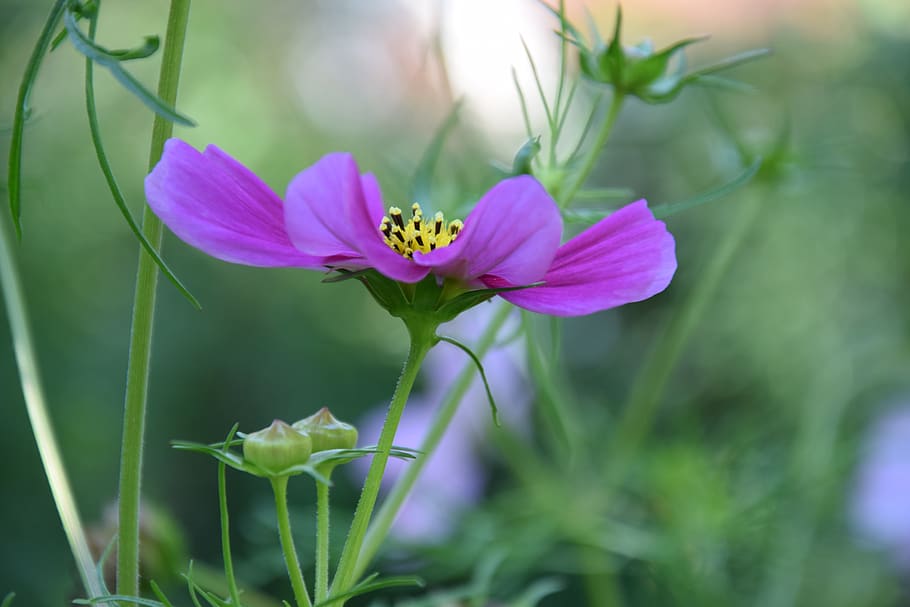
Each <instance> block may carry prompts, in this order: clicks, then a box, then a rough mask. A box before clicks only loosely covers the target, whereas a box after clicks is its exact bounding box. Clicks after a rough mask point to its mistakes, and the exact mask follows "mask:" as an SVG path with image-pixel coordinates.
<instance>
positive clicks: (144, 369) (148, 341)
mask: <svg viewBox="0 0 910 607" xmlns="http://www.w3.org/2000/svg"><path fill="white" fill-rule="evenodd" d="M189 9H190V0H172V2H171V8H170V14H169V16H168V23H167V33H166V34H165V43H164V55H163V57H162V59H161V73H160V77H159V81H158V96H159V97H160V98H161V99H162V100H163V101H165V102H166V103H168V104H169V105H171V106H174V105H176V102H177V84H178V81H179V78H180V65H181V62H182V59H183V44H184V40H185V39H186V25H187V19H188V16H189ZM172 132H173V125H172V124H171V123H170V122H168V121H167V120H165V119H164V118H162V117H160V116H157V115H156V116H155V122H154V125H153V127H152V142H151V146H150V152H149V168H151V167H154V166H155V164H157V162H158V160H159V159H160V158H161V154H162V152H163V150H164V142H165V141H167V139H168V138H169V137H170V136H171V133H172ZM142 233H143V234H144V235H145V237H146V239H147V240H148V241H149V242H150V243H151V244H152V245H153V246H154V247H155V248H156V249H160V248H161V237H162V233H163V228H162V225H161V221H160V220H159V219H158V217H156V216H155V214H154V213H152V211H151V209H149V208H148V207H147V206H146V207H145V209H144V211H143V214H142ZM157 285H158V266H157V265H156V264H155V261H154V260H153V259H152V258H151V257H150V256H149V255H148V254H147V253H146V252H145V251H144V250H142V249H141V248H140V251H139V269H138V271H137V275H136V293H135V300H134V304H133V319H132V326H131V332H130V353H129V367H128V369H127V378H126V397H125V403H124V414H123V441H122V444H121V451H120V513H119V514H120V531H119V534H118V549H117V593H118V594H121V595H129V596H138V594H139V501H140V488H141V484H142V442H143V437H144V434H145V410H146V399H147V395H148V380H149V362H150V359H151V350H152V323H153V318H154V311H155V290H156V287H157Z"/></svg>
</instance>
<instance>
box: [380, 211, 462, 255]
mask: <svg viewBox="0 0 910 607" xmlns="http://www.w3.org/2000/svg"><path fill="white" fill-rule="evenodd" d="M462 228H464V223H463V222H462V221H461V220H460V219H453V220H452V221H450V222H449V223H448V224H446V219H445V216H444V215H443V214H442V213H436V214H435V215H434V216H433V221H432V222H431V223H427V222H424V221H423V211H422V210H421V208H420V205H419V204H418V203H416V202H415V203H414V204H413V205H411V219H409V220H408V222H407V223H405V222H404V217H402V215H401V209H400V208H398V207H389V214H388V215H387V216H385V217H383V218H382V223H380V224H379V231H380V232H382V235H383V239H384V240H385V243H386V244H387V245H389V248H391V249H392V250H393V251H395V252H396V253H398V254H399V255H401V256H403V257H407V258H408V259H411V258H413V257H414V251H420V252H422V253H429V252H430V251H434V250H436V249H441V248H443V247H447V246H449V245H450V244H452V242H454V241H455V239H456V238H457V237H458V234H459V232H461V230H462Z"/></svg>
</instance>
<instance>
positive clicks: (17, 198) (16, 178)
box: [7, 0, 66, 238]
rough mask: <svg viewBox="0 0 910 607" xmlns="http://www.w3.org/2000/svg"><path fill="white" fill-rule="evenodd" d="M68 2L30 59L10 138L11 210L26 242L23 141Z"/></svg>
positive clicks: (54, 14) (55, 11) (60, 3)
mask: <svg viewBox="0 0 910 607" xmlns="http://www.w3.org/2000/svg"><path fill="white" fill-rule="evenodd" d="M65 6H66V0H57V1H56V2H54V6H53V7H52V8H51V12H50V14H49V15H48V17H47V21H45V22H44V29H42V30H41V35H40V36H38V41H37V42H36V43H35V48H34V49H32V54H31V56H30V57H29V59H28V64H27V65H26V67H25V74H23V76H22V82H21V83H20V84H19V95H18V97H17V98H16V110H15V114H14V115H13V128H12V131H13V134H12V137H11V138H10V145H9V171H8V173H7V188H8V190H9V210H10V214H11V215H12V218H13V226H14V227H15V229H16V237H17V238H22V223H21V221H20V219H21V217H20V215H21V213H22V209H21V204H22V198H21V197H22V194H21V188H22V137H23V131H24V130H25V120H26V117H27V116H28V115H29V113H30V111H29V108H28V99H29V97H30V96H31V93H32V87H33V86H34V84H35V80H36V79H37V77H38V70H39V69H40V68H41V61H42V60H43V59H44V56H45V55H46V54H47V49H48V46H49V45H50V43H51V38H52V37H53V35H54V28H56V27H57V23H58V22H59V21H60V17H61V16H62V15H63V13H64V8H65Z"/></svg>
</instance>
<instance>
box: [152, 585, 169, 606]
mask: <svg viewBox="0 0 910 607" xmlns="http://www.w3.org/2000/svg"><path fill="white" fill-rule="evenodd" d="M149 586H151V588H152V592H153V593H154V594H155V596H156V597H158V600H159V601H161V603H162V604H163V605H164V607H174V605H173V603H171V601H170V600H169V599H168V598H167V596H166V595H165V594H164V592H163V591H162V590H161V588H160V587H159V586H158V583H157V582H155V580H149Z"/></svg>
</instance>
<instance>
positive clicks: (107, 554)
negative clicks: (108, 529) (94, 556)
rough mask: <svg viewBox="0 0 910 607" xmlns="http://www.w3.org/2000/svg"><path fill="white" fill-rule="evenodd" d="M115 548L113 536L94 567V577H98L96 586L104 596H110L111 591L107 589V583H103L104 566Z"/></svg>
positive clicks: (115, 539)
mask: <svg viewBox="0 0 910 607" xmlns="http://www.w3.org/2000/svg"><path fill="white" fill-rule="evenodd" d="M116 546H117V535H116V534H114V537H112V538H111V541H109V542H108V543H107V546H105V548H104V552H102V553H101V558H100V559H98V564H97V565H96V566H95V575H97V576H98V585H99V586H101V590H102V591H103V592H104V594H110V593H111V591H110V590H109V589H108V587H107V583H106V582H105V581H104V564H105V563H106V562H107V559H109V558H110V556H111V554H113V552H114V548H115V547H116Z"/></svg>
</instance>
